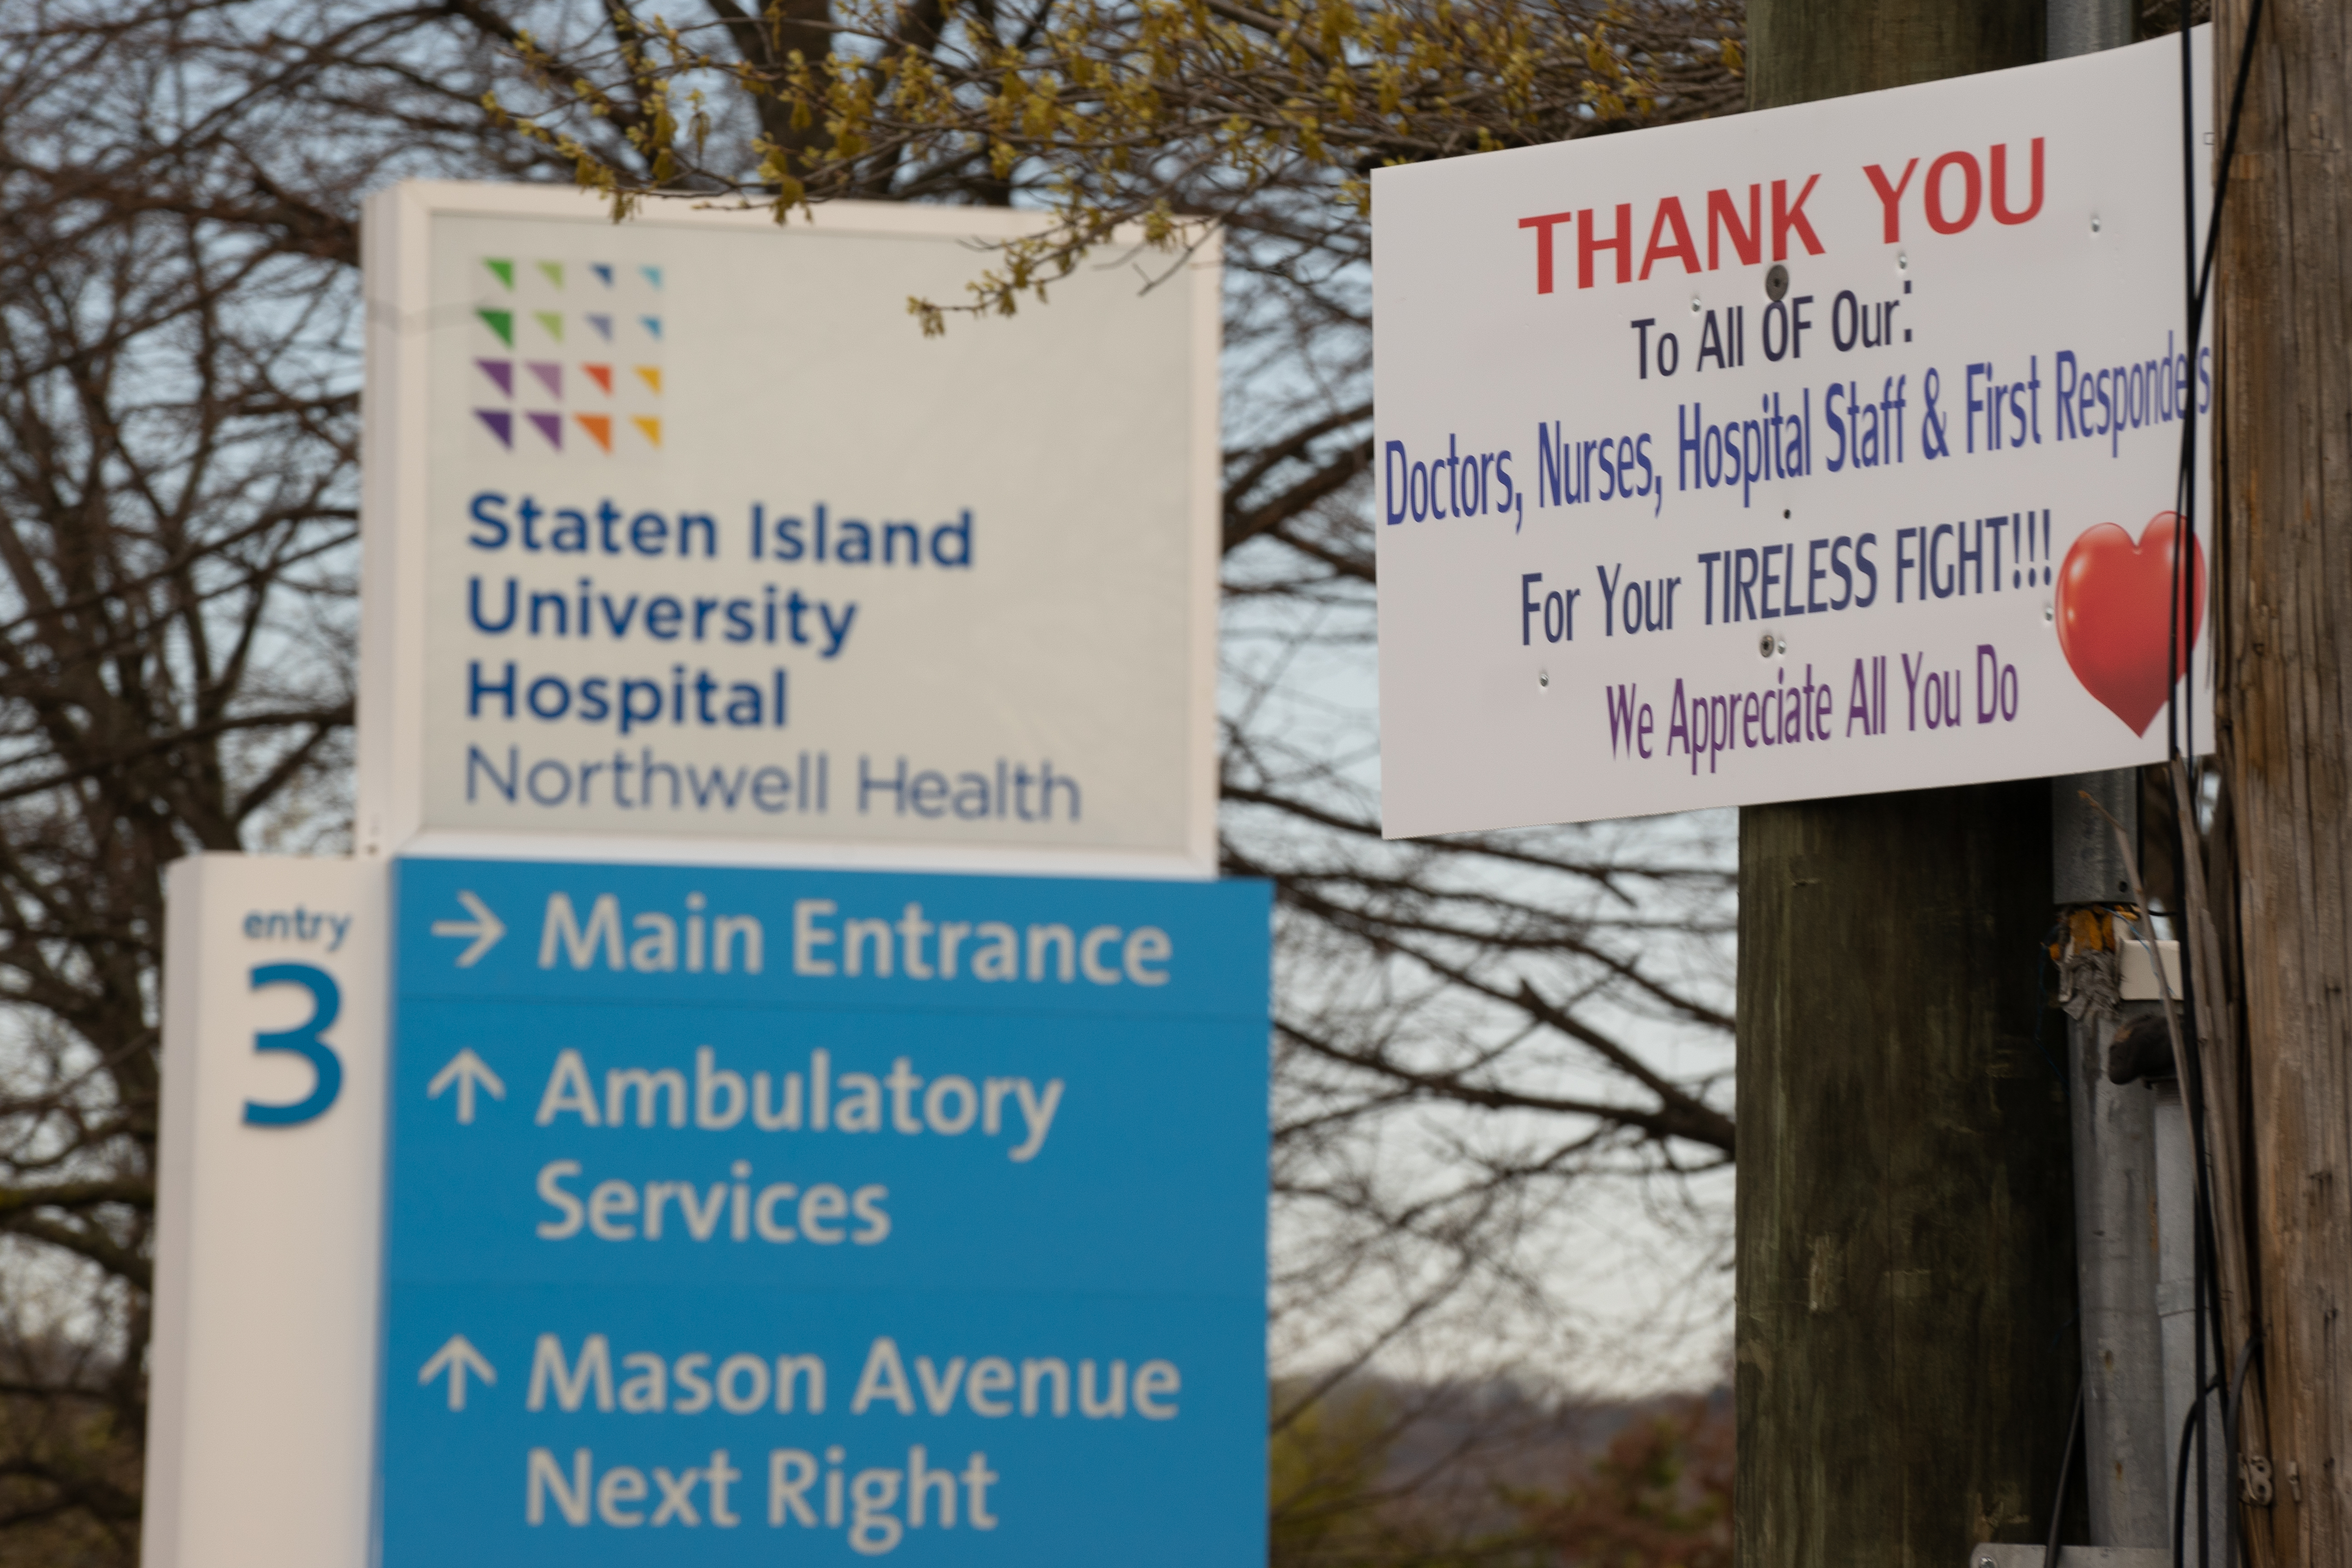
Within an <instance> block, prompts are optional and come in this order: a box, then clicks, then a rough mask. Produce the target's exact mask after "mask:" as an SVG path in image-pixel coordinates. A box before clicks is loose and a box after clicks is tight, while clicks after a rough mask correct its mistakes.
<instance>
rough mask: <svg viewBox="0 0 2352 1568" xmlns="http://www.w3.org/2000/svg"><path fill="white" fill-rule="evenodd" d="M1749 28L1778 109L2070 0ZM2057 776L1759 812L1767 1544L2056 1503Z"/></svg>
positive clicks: (1742, 1017)
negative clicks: (2051, 975)
mask: <svg viewBox="0 0 2352 1568" xmlns="http://www.w3.org/2000/svg"><path fill="white" fill-rule="evenodd" d="M2313 3H2314V4H2317V3H2319V0H2313ZM2042 29H2043V10H2042V5H2041V4H2040V3H2039V0H1751V4H1750V5H1749V6H1748V50H1749V53H1748V60H1749V72H1750V75H1749V102H1750V105H1751V107H1754V108H1758V109H1765V108H1775V107H1779V106H1780V105H1784V104H1790V103H1798V102H1803V101H1807V100H1815V99H1822V98H1832V97H1838V96H1841V95H1843V94H1846V93H1854V92H1864V91H1868V90H1872V89H1878V88H1888V87H1898V86H1903V85H1906V84H1908V83H1912V82H1918V81H1927V80H1931V79H1938V78H1943V77H1951V76H1959V75H1965V74H1969V73H1972V72H1976V71H1981V70H1991V69H1997V68H2003V67H2009V66H2016V65H2024V64H2028V63H2031V62H2032V61H2034V60H2038V59H2040V58H2042V44H2043V31H2042ZM1799 281H1800V283H1801V281H1802V280H1801V279H1799ZM2049 802H2050V790H2049V785H2048V784H2047V783H2046V781H2043V780H2040V779H2033V780H2026V781H2021V782H2018V783H2015V784H1989V785H1979V786H1973V787H1968V788H1960V789H1948V790H1932V791H1925V792H1920V793H1916V794H1907V795H1872V796H1865V797H1861V798H1855V799H1845V800H1826V801H1810V802H1801V803H1798V804H1794V805H1768V806H1750V807H1748V808H1747V809H1746V810H1744V811H1742V812H1741V813H1740V824H1739V984H1738V1026H1739V1067H1738V1074H1739V1082H1738V1120H1739V1182H1738V1327H1737V1347H1738V1493H1737V1496H1738V1509H1737V1512H1736V1521H1735V1531H1736V1541H1737V1557H1736V1560H1737V1561H1738V1563H1740V1564H1741V1565H1742V1568H1846V1565H1852V1568H1894V1565H1909V1564H1916V1565H1918V1568H1941V1565H1944V1564H1955V1565H1957V1564H1960V1563H1964V1562H1965V1561H1966V1553H1967V1552H1968V1549H1969V1546H1971V1545H1972V1544H1974V1543H1975V1542H1979V1541H1984V1540H2004V1541H2032V1540H2040V1539H2042V1537H2043V1535H2044V1534H2045V1532H2046V1531H2047V1529H2048V1525H2049V1519H2050V1510H2051V1508H2052V1506H2053V1498H2052V1492H2053V1488H2054V1486H2055V1483H2056V1480H2057V1472H2058V1467H2059V1459H2060V1451H2061V1448H2062V1446H2063V1443H2064V1440H2065V1437H2066V1432H2067V1421H2068V1416H2069V1415H2070V1412H2071V1408H2072V1401H2073V1399H2074V1386H2075V1379H2076V1372H2075V1365H2076V1361H2077V1353H2076V1349H2075V1333H2074V1328H2073V1326H2072V1322H2071V1320H2072V1317H2073V1313H2074V1246H2073V1236H2074V1223H2073V1197H2072V1174H2071V1155H2070V1152H2069V1145H2068V1127H2067V1110H2066V1104H2065V1100H2064V1096H2063V1085H2062V1083H2061V1080H2060V1079H2058V1077H2057V1076H2056V1075H2055V1073H2054V1072H2053V1069H2052V1068H2050V1067H2049V1066H2048V1065H2047V1064H2046V1061H2045V1055H2046V1057H2047V1058H2052V1059H2056V1060H2061V1061H2063V1059H2064V1049H2065V1047H2064V1040H2065V1034H2064V1028H2063V1020H2062V1019H2060V1018H2059V1017H2058V1016H2055V1015H2051V1016H2049V1017H2048V1018H2047V1019H2046V1020H2045V1019H2044V1018H2043V1017H2042V989H2041V981H2040V975H2039V967H2038V963H2037V954H2036V943H2037V941H2038V939H2040V938H2041V936H2042V933H2043V932H2044V931H2046V930H2047V928H2048V927H2049V924H2050V921H2051V902H2050V898H2051V892H2050V889H2051V853H2050V805H2049ZM2038 1024H2039V1025H2040V1026H2041V1042H2040V1048H2039V1049H2037V1047H2036V1041H2035V1036H2036V1028H2037V1025H2038ZM2340 1191H2341V1189H2339V1193H2340Z"/></svg>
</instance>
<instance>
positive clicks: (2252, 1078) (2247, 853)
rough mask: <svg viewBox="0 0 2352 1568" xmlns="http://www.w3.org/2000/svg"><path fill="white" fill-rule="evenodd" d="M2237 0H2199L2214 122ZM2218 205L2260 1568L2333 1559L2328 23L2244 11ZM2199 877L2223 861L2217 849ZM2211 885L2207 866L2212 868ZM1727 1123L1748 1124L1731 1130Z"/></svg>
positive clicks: (2226, 918) (2333, 676) (2334, 655)
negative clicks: (2258, 1384) (2265, 1496)
mask: <svg viewBox="0 0 2352 1568" xmlns="http://www.w3.org/2000/svg"><path fill="white" fill-rule="evenodd" d="M2247 12H2248V0H2221V4H2219V5H2216V7H2215V17H2214V31H2215V39H2214V65H2215V70H2214V77H2215V82H2216V84H2217V87H2218V91H2217V93H2216V103H2215V110H2216V113H2215V117H2214V118H2215V124H2216V126H2217V127H2221V126H2223V125H2224V124H2225V122H2226V120H2227V117H2228V114H2229V95H2230V89H2231V84H2232V82H2233V81H2234V79H2235V75H2236V68H2237V62H2238V57H2239V53H2240V46H2241V42H2242V39H2243V38H2244V37H2245V33H2246V18H2247ZM2238 147H2239V151H2238V155H2237V158H2236V161H2235V166H2234V167H2233V168H2232V169H2231V176H2230V186H2229V190H2228V194H2227V196H2226V205H2225V207H2224V210H2223V220H2222V223H2223V227H2222V244H2221V261H2220V279H2219V282H2218V284H2217V285H2216V287H2217V289H2218V302H2219V314H2218V317H2217V328H2218V334H2217V335H2218V339H2219V342H2218V347H2219V349H2220V351H2221V352H2220V354H2219V358H2220V360H2221V393H2222V396H2221V420H2220V426H2221V436H2222V440H2223V447H2222V453H2221V457H2222V464H2221V485H2220V490H2221V506H2222V515H2221V519H2220V521H2221V549H2220V552H2219V563H2218V566H2219V572H2220V576H2221V584H2220V593H2219V594H2218V595H2217V596H2216V598H2215V601H2214V602H2215V604H2216V605H2217V606H2218V609H2219V616H2218V617H2217V618H2218V630H2219V632H2220V634H2221V644H2220V647H2221V657H2222V660H2223V663H2222V668H2221V700H2220V702H2219V704H2218V706H2217V709H2216V713H2217V717H2218V719H2219V720H2220V721H2221V733H2220V736H2219V739H2220V742H2221V762H2222V769H2223V774H2224V778H2225V781H2226V785H2227V788H2228V791H2229V795H2230V815H2231V817H2233V818H2234V822H2235V831H2234V834H2232V835H2231V837H2230V840H2229V842H2230V843H2231V847H2232V848H2233V850H2234V855H2235V859H2236V876H2235V878H2234V883H2235V891H2236V907H2235V910H2231V909H2229V908H2228V907H2227V903H2228V889H2227V886H2226V884H2225V885H2224V886H2223V887H2220V888H2217V889H2216V892H2215V896H2216V897H2217V898H2218V899H2221V900H2223V904H2224V907H2223V908H2222V909H2221V910H2217V915H2218V917H2219V919H2220V921H2221V922H2222V923H2223V924H2225V925H2234V926H2235V928H2236V931H2237V935H2238V943H2237V946H2238V949H2239V952H2240V953H2241V954H2242V959H2241V963H2240V968H2241V971H2242V980H2241V989H2240V991H2239V994H2240V995H2241V996H2242V1021H2243V1025H2244V1028H2245V1038H2246V1046H2247V1058H2246V1059H2247V1065H2248V1068H2249V1071H2248V1079H2247V1085H2248V1096H2247V1097H2248V1099H2249V1100H2250V1101H2251V1105H2252V1140H2251V1143H2250V1152H2251V1163H2252V1173H2251V1178H2252V1179H2251V1184H2252V1189H2253V1204H2252V1206H2253V1210H2254V1221H2255V1226H2254V1229H2255V1237H2256V1239H2255V1253H2256V1269H2255V1279H2254V1297H2255V1304H2256V1316H2257V1321H2259V1323H2260V1324H2261V1327H2262V1331H2263V1349H2262V1355H2263V1392H2264V1394H2265V1399H2264V1402H2263V1409H2264V1410H2265V1412H2266V1414H2267V1417H2268V1419H2267V1431H2265V1432H2263V1433H2262V1434H2259V1435H2257V1436H2254V1437H2252V1438H2250V1440H2249V1445H2248V1447H2249V1449H2250V1451H2254V1452H2259V1453H2262V1454H2264V1455H2265V1456H2266V1457H2267V1458H2269V1459H2270V1462H2271V1466H2272V1485H2273V1496H2274V1499H2275V1500H2274V1502H2273V1504H2272V1506H2271V1507H2270V1508H2268V1509H2260V1508H2256V1509H2252V1510H2247V1513H2246V1518H2247V1520H2248V1521H2249V1527H2250V1529H2251V1530H2252V1531H2253V1532H2254V1533H2255V1534H2256V1535H2257V1536H2261V1537H2266V1538H2267V1539H2266V1542H2264V1543H2265V1544H2267V1545H2268V1546H2269V1547H2270V1549H2271V1551H2272V1553H2273V1558H2272V1560H2273V1561H2274V1562H2277V1563H2282V1564H2291V1565H2293V1568H2344V1565H2346V1564H2352V992H2347V984H2352V268H2347V256H2352V30H2347V26H2346V23H2345V12H2344V7H2343V3H2342V0H2267V4H2266V5H2265V7H2264V11H2263V17H2262V27H2261V32H2260V34H2259V35H2258V36H2257V37H2256V38H2255V41H2254V46H2253V68H2252V75H2251V77H2250V79H2249V86H2248V91H2247V95H2246V105H2245V111H2244V120H2243V122H2242V129H2241V131H2240V132H2239V142H2238ZM2221 869H2222V868H2221V864H2220V858H2219V857H2217V858H2216V870H2217V871H2221ZM2224 875H2226V873H2224ZM1741 1136H1742V1137H1743V1138H1744V1137H1746V1136H1747V1132H1746V1129H1744V1128H1743V1129H1742V1130H1741Z"/></svg>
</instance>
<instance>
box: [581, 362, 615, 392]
mask: <svg viewBox="0 0 2352 1568" xmlns="http://www.w3.org/2000/svg"><path fill="white" fill-rule="evenodd" d="M580 368H581V369H582V370H583V371H586V372H587V373H588V379H589V380H591V381H593V382H594V383H595V384H597V385H599V386H601V387H603V388H604V395H606V396H607V397H609V396H611V395H612V394H613V367H612V366H611V365H609V364H583V365H582V366H581V367H580Z"/></svg>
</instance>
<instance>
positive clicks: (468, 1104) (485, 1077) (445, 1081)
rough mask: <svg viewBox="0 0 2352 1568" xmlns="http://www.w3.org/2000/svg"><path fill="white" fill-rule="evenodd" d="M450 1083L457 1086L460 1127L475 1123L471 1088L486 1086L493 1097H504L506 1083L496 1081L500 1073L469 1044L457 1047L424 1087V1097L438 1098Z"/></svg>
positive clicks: (501, 1098) (429, 1098) (484, 1087)
mask: <svg viewBox="0 0 2352 1568" xmlns="http://www.w3.org/2000/svg"><path fill="white" fill-rule="evenodd" d="M453 1083H454V1084H456V1085H457V1121H458V1124H459V1125H460V1126H464V1127H470V1126H472V1125H473V1124H474V1090H475V1089H477V1088H480V1089H488V1091H489V1095H490V1098H491V1099H492V1100H504V1099H505V1098H506V1097H507V1086H506V1085H505V1084H503V1083H501V1082H499V1075H498V1074H496V1073H494V1072H492V1071H491V1070H490V1064H489V1063H488V1062H486V1061H484V1060H483V1059H482V1058H479V1057H478V1056H476V1055H475V1054H474V1047H471V1046H461V1047H458V1049H457V1055H456V1056H454V1057H451V1058H449V1060H448V1063H447V1065H446V1066H445V1067H443V1068H442V1069H441V1070H440V1071H439V1072H437V1073H435V1074H434V1075H433V1081H432V1082H430V1083H428V1084H426V1085H425V1099H427V1100H438V1099H440V1098H441V1091H442V1090H443V1089H447V1088H448V1087H449V1086H450V1085H451V1084H453Z"/></svg>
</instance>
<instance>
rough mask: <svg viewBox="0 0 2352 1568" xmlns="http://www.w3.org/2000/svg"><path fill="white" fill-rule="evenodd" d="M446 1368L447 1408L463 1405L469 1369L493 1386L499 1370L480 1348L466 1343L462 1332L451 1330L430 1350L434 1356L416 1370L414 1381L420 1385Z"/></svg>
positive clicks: (497, 1382)
mask: <svg viewBox="0 0 2352 1568" xmlns="http://www.w3.org/2000/svg"><path fill="white" fill-rule="evenodd" d="M445 1372H446V1373H448V1374H449V1408H450V1409H452V1410H463V1409H464V1408H466V1374H467V1373H469V1372H470V1373H473V1374H474V1375H475V1376H476V1377H478V1378H480V1379H481V1380H482V1381H483V1382H484V1383H486V1384H488V1385H489V1386H490V1387H492V1388H496V1387H497V1386H498V1385H499V1374H498V1373H497V1372H496V1371H494V1370H493V1369H492V1368H491V1366H490V1363H488V1362H487V1361H485V1360H483V1359H482V1352H479V1351H478V1350H476V1349H475V1348H474V1347H473V1346H472V1345H471V1344H470V1343H468V1342H467V1339H466V1336H465V1335H463V1334H451V1335H450V1336H449V1342H448V1343H446V1344H445V1345H443V1346H442V1347H441V1348H440V1349H439V1350H437V1351H435V1352H433V1359H432V1360H431V1361H428V1362H426V1363H425V1370H424V1371H422V1372H420V1373H417V1374H416V1382H417V1385H418V1386H419V1387H422V1386H424V1385H425V1384H428V1383H431V1382H432V1381H433V1380H434V1379H435V1378H436V1377H439V1376H440V1375H441V1374H442V1373H445Z"/></svg>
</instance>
